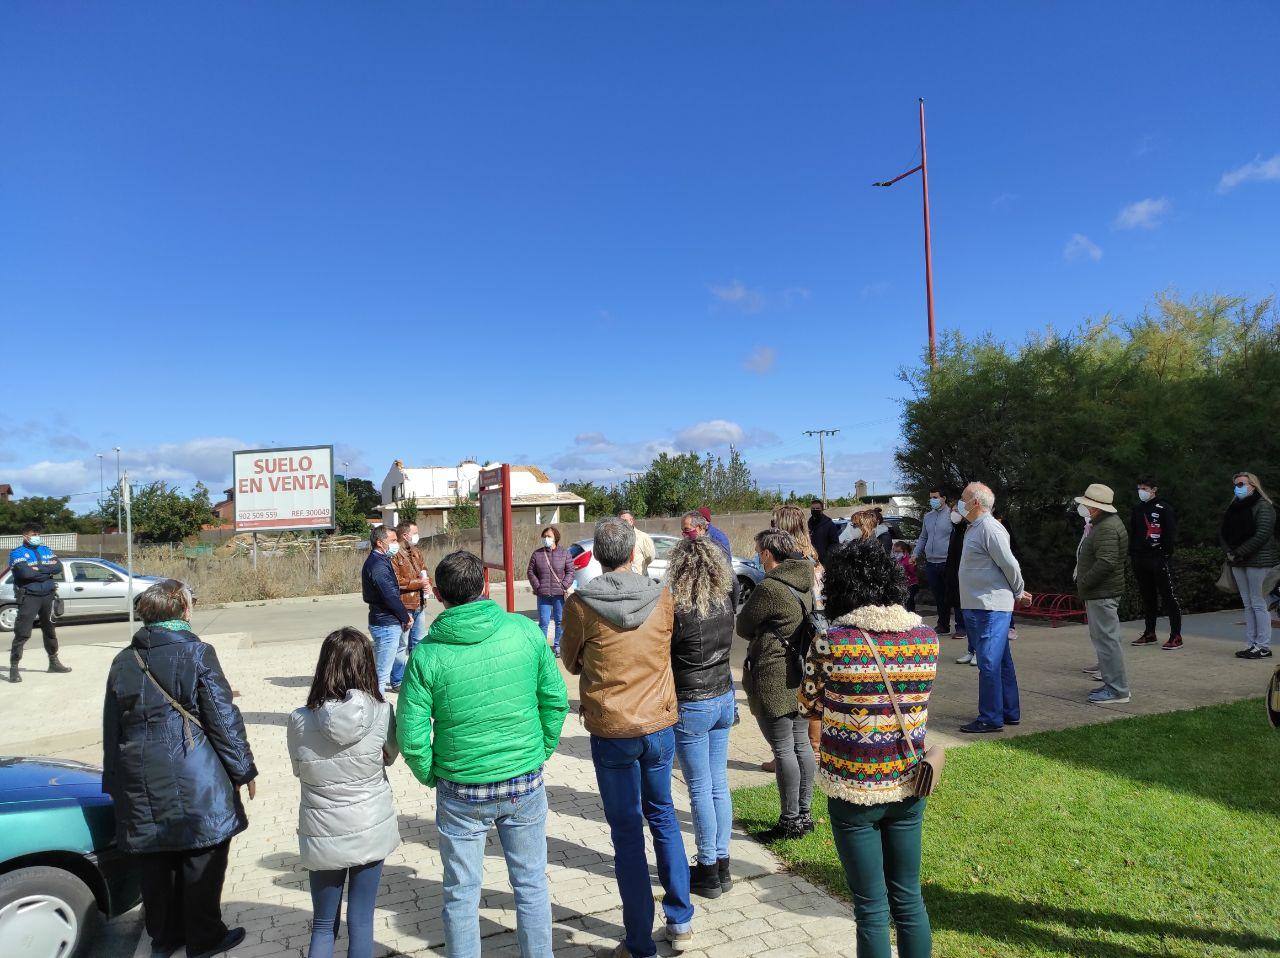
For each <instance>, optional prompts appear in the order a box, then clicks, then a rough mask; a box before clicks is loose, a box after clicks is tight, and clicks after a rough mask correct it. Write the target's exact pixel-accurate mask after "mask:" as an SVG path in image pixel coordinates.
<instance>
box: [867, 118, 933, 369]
mask: <svg viewBox="0 0 1280 958" xmlns="http://www.w3.org/2000/svg"><path fill="white" fill-rule="evenodd" d="M912 173H919V174H920V183H921V186H922V189H923V191H924V295H925V303H926V306H927V309H928V312H929V365H930V366H936V365H937V364H938V346H937V340H936V338H935V334H934V325H933V243H932V239H931V237H930V233H929V154H928V152H927V151H926V149H925V141H924V97H921V98H920V165H919V166H914V167H912V168H911V169H909V170H907V172H905V173H901V174H899V175H898V176H895V177H894V178H893V179H891V180H884V181H883V182H880V183H872V184H871V185H872V186H893V184H894V183H897V182H898V180H905V179H906V178H907V177H908V176H910V175H911V174H912Z"/></svg>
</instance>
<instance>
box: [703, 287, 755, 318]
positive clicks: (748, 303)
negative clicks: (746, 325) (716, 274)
mask: <svg viewBox="0 0 1280 958" xmlns="http://www.w3.org/2000/svg"><path fill="white" fill-rule="evenodd" d="M707 288H708V289H709V290H710V291H711V295H712V296H714V297H715V298H716V299H717V300H718V301H719V302H721V303H723V304H724V305H726V306H732V307H733V308H734V309H740V310H742V311H743V312H744V313H756V312H759V311H760V310H761V309H762V308H763V307H764V293H762V292H761V291H760V290H758V289H752V288H751V287H749V286H747V285H746V284H744V283H743V282H742V280H740V279H735V280H732V281H730V282H728V283H723V284H719V285H717V284H714V283H713V284H712V285H711V286H709V287H707Z"/></svg>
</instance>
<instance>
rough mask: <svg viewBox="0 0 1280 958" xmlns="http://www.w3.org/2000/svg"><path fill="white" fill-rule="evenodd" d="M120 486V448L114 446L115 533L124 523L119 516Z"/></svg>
mask: <svg viewBox="0 0 1280 958" xmlns="http://www.w3.org/2000/svg"><path fill="white" fill-rule="evenodd" d="M122 494H123V493H122V489H121V486H120V447H119V446H116V532H117V533H119V531H120V527H121V525H122V524H123V522H124V519H123V517H122V516H121V515H120V496H121V495H122Z"/></svg>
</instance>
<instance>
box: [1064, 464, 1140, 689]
mask: <svg viewBox="0 0 1280 958" xmlns="http://www.w3.org/2000/svg"><path fill="white" fill-rule="evenodd" d="M1114 499H1115V493H1113V492H1112V491H1111V488H1110V487H1109V486H1104V485H1102V484H1101V483H1097V482H1095V483H1093V484H1092V485H1091V486H1089V488H1088V489H1086V490H1085V491H1084V495H1083V496H1076V503H1077V504H1078V506H1077V507H1078V510H1079V512H1080V515H1081V516H1083V517H1084V518H1085V519H1086V520H1087V521H1088V522H1089V524H1090V526H1089V529H1088V530H1087V531H1086V532H1085V535H1084V538H1083V539H1081V540H1080V546H1079V548H1078V549H1077V550H1076V592H1078V593H1079V595H1080V598H1082V599H1083V600H1084V607H1085V611H1086V612H1087V613H1088V616H1089V639H1090V640H1091V641H1092V642H1093V648H1094V651H1095V652H1097V653H1098V671H1097V672H1096V673H1093V675H1094V678H1095V679H1097V680H1098V681H1100V682H1101V683H1102V688H1100V689H1095V690H1094V691H1093V692H1090V693H1089V701H1090V702H1091V703H1093V704H1094V705H1123V704H1124V703H1125V702H1128V701H1129V698H1130V696H1129V677H1128V674H1127V672H1126V670H1125V664H1124V647H1123V646H1122V645H1121V642H1120V597H1121V596H1122V595H1124V563H1125V557H1126V556H1127V555H1128V553H1129V533H1128V532H1126V531H1125V528H1124V523H1123V522H1121V521H1120V517H1119V516H1118V515H1116V507H1115V505H1114Z"/></svg>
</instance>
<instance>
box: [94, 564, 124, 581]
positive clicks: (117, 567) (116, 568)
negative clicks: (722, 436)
mask: <svg viewBox="0 0 1280 958" xmlns="http://www.w3.org/2000/svg"><path fill="white" fill-rule="evenodd" d="M93 561H94V563H95V564H97V565H104V566H106V567H107V568H108V569H111V570H112V571H113V572H119V573H120V574H121V575H122V576H124V577H125V578H126V579H127V578H129V570H128V569H126V568H125V567H124V566H122V565H116V564H115V563H114V562H112V561H111V560H110V559H94V560H93Z"/></svg>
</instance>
